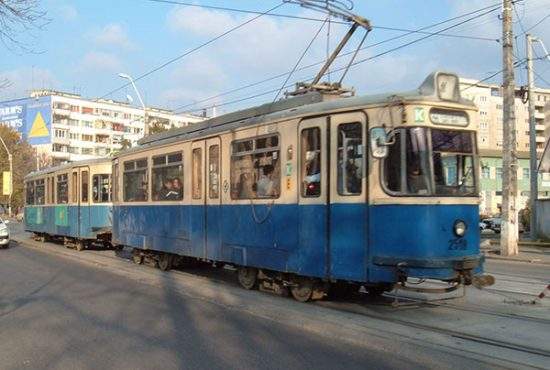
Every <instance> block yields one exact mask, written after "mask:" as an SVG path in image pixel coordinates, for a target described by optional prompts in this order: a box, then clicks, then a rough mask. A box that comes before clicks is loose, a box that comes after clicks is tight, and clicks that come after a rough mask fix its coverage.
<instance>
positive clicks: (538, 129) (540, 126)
mask: <svg viewBox="0 0 550 370" xmlns="http://www.w3.org/2000/svg"><path fill="white" fill-rule="evenodd" d="M545 129H546V126H544V125H535V130H536V131H544V130H545Z"/></svg>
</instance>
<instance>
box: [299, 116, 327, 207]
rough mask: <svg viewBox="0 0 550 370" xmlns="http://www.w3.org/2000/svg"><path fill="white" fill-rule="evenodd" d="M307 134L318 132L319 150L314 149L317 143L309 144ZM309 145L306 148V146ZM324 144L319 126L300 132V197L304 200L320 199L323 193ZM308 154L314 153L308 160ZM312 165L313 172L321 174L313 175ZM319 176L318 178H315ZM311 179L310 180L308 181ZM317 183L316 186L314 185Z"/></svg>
mask: <svg viewBox="0 0 550 370" xmlns="http://www.w3.org/2000/svg"><path fill="white" fill-rule="evenodd" d="M306 132H316V134H315V135H316V137H317V143H318V144H319V147H318V148H315V147H313V146H314V145H315V143H308V142H307V141H306V140H309V139H308V138H306V137H305V135H304V134H305V133H306ZM306 143H307V144H308V146H307V147H306V145H305V144H306ZM322 150H323V143H322V135H321V128H320V127H318V126H315V127H306V128H304V129H303V130H302V131H300V153H301V154H300V195H301V197H302V198H319V197H320V196H321V193H322V184H323V176H322V167H323V155H322ZM308 153H313V155H314V156H313V157H311V156H310V157H311V158H308ZM311 165H315V166H313V171H316V170H318V171H319V172H315V173H311V171H312V169H311ZM316 175H318V180H319V181H312V180H317V177H313V176H316ZM308 178H309V179H308ZM315 183H317V185H316V186H315V185H314V184H315Z"/></svg>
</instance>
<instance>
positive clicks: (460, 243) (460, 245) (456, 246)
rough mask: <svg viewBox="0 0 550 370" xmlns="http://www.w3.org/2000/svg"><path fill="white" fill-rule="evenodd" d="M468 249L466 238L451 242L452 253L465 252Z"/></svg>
mask: <svg viewBox="0 0 550 370" xmlns="http://www.w3.org/2000/svg"><path fill="white" fill-rule="evenodd" d="M466 248H468V242H467V241H466V239H464V238H456V239H451V240H449V250H450V251H463V250H466Z"/></svg>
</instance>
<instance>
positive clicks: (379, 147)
mask: <svg viewBox="0 0 550 370" xmlns="http://www.w3.org/2000/svg"><path fill="white" fill-rule="evenodd" d="M400 109H401V110H402V118H403V119H402V120H401V122H400V124H399V125H393V126H392V127H389V128H388V127H375V128H373V129H372V130H371V141H370V142H371V147H372V151H371V153H372V155H373V157H374V158H373V159H374V161H375V162H376V161H377V160H378V161H379V165H377V166H374V167H373V171H372V173H371V176H376V178H377V179H378V181H377V182H376V183H375V182H374V181H371V184H373V183H374V185H372V186H373V188H371V189H372V192H371V194H372V196H371V199H370V203H371V207H370V217H369V220H370V222H369V228H370V235H371V236H370V243H369V246H370V248H369V250H370V253H369V257H370V258H369V259H370V269H369V275H370V276H369V280H371V281H380V282H382V281H388V280H392V279H393V281H396V280H397V281H400V282H405V281H406V280H407V278H419V279H437V280H443V281H449V282H455V283H465V284H471V283H472V281H474V279H475V280H477V281H478V282H479V283H480V284H481V285H486V284H488V283H489V282H488V281H490V280H491V279H490V278H487V277H482V275H481V274H482V272H483V271H482V268H483V257H482V255H481V254H480V249H479V244H480V233H479V228H478V222H479V188H478V186H479V171H478V169H479V159H478V152H477V144H476V131H475V129H476V122H475V117H476V116H477V114H476V111H477V109H476V107H475V105H474V104H473V103H472V102H471V101H469V100H465V99H463V98H462V97H461V95H460V90H459V83H458V77H457V76H456V75H453V74H449V73H435V74H433V75H431V76H430V77H429V78H428V79H427V80H426V81H425V82H424V84H423V85H422V86H421V88H420V89H419V94H418V95H412V96H408V97H404V98H403V99H402V100H401V104H400ZM390 114H391V113H390Z"/></svg>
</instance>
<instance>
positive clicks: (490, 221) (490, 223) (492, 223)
mask: <svg viewBox="0 0 550 370" xmlns="http://www.w3.org/2000/svg"><path fill="white" fill-rule="evenodd" d="M481 222H482V223H485V224H486V225H487V226H486V228H485V229H489V230H493V231H494V232H495V234H500V230H501V225H502V218H500V217H492V218H486V219H484V220H482V221H481ZM524 231H525V227H524V226H523V224H522V223H521V222H518V232H519V233H522V232H524Z"/></svg>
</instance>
